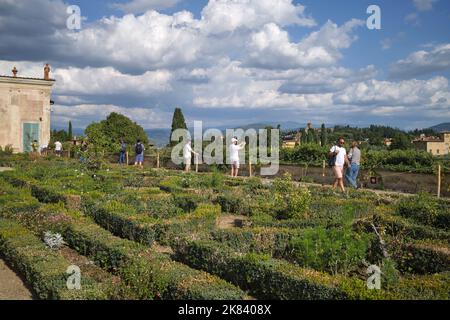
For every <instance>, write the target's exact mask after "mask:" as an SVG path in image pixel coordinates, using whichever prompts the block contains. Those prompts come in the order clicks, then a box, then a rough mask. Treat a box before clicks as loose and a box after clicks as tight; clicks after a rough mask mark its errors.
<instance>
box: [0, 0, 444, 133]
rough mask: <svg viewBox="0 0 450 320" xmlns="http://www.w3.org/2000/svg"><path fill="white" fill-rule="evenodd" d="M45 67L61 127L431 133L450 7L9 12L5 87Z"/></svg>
mask: <svg viewBox="0 0 450 320" xmlns="http://www.w3.org/2000/svg"><path fill="white" fill-rule="evenodd" d="M372 4H375V5H378V6H379V8H380V11H381V29H372V30H371V29H369V28H368V27H367V24H366V20H367V19H368V18H369V16H370V14H368V13H367V8H368V7H369V6H370V5H372ZM71 5H77V6H78V7H79V8H80V14H81V28H80V29H73V28H68V24H67V22H68V20H69V22H71V21H74V20H73V19H72V18H73V17H71V16H70V13H72V12H69V13H68V12H67V10H68V9H67V8H68V7H69V6H71ZM69 26H70V24H69ZM72 26H73V24H72ZM45 63H49V64H50V66H51V77H52V78H54V79H56V83H55V85H54V88H53V93H52V100H54V102H55V104H54V105H53V106H52V109H53V110H52V126H53V127H57V128H61V127H66V126H67V123H68V122H69V121H72V123H73V126H74V127H75V128H84V127H86V126H87V125H88V124H90V123H91V122H93V121H100V120H102V119H104V118H106V116H107V115H108V114H109V113H110V112H119V113H122V114H124V115H126V116H128V117H130V118H131V119H132V120H134V121H136V122H137V123H139V124H140V125H141V126H143V127H144V128H145V129H154V128H166V127H170V124H171V118H172V113H173V110H174V108H175V107H181V108H182V110H183V113H184V115H185V118H186V120H187V122H188V125H189V126H190V125H192V124H193V121H196V120H201V121H203V122H204V126H205V127H220V128H223V127H226V126H229V127H235V126H237V125H245V124H249V123H257V122H258V123H260V122H271V123H274V122H287V121H295V122H298V123H300V124H306V123H308V122H312V123H313V124H315V125H316V126H320V124H321V123H325V124H327V125H335V124H348V125H351V126H359V127H364V126H368V125H370V124H381V125H389V126H393V127H399V128H402V129H414V128H426V127H429V126H432V125H435V124H439V123H442V122H449V121H450V87H449V78H450V1H448V0H395V1H392V0H378V1H376V0H370V1H366V0H342V1H338V0H299V1H297V0H294V1H293V0H209V1H207V0H192V1H188V0H110V1H107V0H78V1H77V0H71V1H63V0H0V74H1V75H11V69H12V68H13V67H14V66H16V67H17V69H18V70H19V74H18V75H19V76H27V77H42V76H43V66H44V64H45Z"/></svg>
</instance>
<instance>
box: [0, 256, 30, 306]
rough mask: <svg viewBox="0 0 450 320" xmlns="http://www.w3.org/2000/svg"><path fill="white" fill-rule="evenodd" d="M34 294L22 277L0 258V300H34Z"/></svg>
mask: <svg viewBox="0 0 450 320" xmlns="http://www.w3.org/2000/svg"><path fill="white" fill-rule="evenodd" d="M32 299H33V295H32V293H31V292H30V290H28V288H27V287H25V284H24V283H23V281H22V279H20V277H18V276H17V274H16V273H15V272H14V271H12V270H11V269H10V268H9V266H8V265H6V263H5V261H4V260H2V259H0V300H32Z"/></svg>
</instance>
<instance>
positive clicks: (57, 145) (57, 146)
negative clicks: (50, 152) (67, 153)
mask: <svg viewBox="0 0 450 320" xmlns="http://www.w3.org/2000/svg"><path fill="white" fill-rule="evenodd" d="M55 153H56V155H57V156H58V157H61V153H62V143H61V142H59V140H58V141H56V142H55Z"/></svg>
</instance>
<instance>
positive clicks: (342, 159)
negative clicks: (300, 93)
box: [119, 137, 361, 192]
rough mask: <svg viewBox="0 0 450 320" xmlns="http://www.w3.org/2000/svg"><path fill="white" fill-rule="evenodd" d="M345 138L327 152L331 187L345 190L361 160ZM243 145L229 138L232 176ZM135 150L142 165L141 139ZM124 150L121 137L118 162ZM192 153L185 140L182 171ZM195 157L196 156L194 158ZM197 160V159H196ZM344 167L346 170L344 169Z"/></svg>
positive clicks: (354, 144) (355, 147)
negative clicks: (332, 174) (331, 178)
mask: <svg viewBox="0 0 450 320" xmlns="http://www.w3.org/2000/svg"><path fill="white" fill-rule="evenodd" d="M344 144H345V140H344V138H339V139H338V141H337V143H336V144H335V145H333V146H332V147H331V149H330V152H329V155H328V156H329V165H330V166H331V167H332V168H333V173H334V177H335V179H334V183H333V189H336V188H337V187H338V186H339V187H340V189H341V190H342V192H345V185H344V177H345V179H346V181H347V182H348V183H349V184H350V185H351V186H352V187H353V188H355V189H357V188H358V185H357V178H358V174H359V167H360V161H361V150H360V149H359V148H358V142H357V141H353V142H352V144H351V147H350V150H349V152H348V153H347V150H346V149H345V146H344ZM244 147H245V142H244V141H243V142H241V143H239V144H238V139H237V137H233V138H232V139H231V145H230V146H229V151H230V163H231V173H230V175H231V176H232V177H237V176H238V171H239V151H240V150H242V149H243V148H244ZM134 150H135V161H134V165H135V166H139V167H141V168H142V167H143V163H144V151H145V147H144V144H143V143H142V142H141V140H139V139H138V140H137V141H136V144H135V145H134ZM126 152H127V145H126V143H125V141H124V140H123V139H121V140H120V155H119V163H120V164H125V163H126ZM192 154H194V155H195V156H196V157H198V155H199V154H198V152H195V151H194V149H192V145H191V140H187V142H186V144H185V145H184V147H183V160H184V165H185V166H184V171H185V172H189V171H190V169H191V163H192ZM196 159H197V158H196ZM197 161H198V160H197ZM344 168H346V170H345V169H344Z"/></svg>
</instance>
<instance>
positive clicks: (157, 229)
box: [83, 197, 220, 245]
mask: <svg viewBox="0 0 450 320" xmlns="http://www.w3.org/2000/svg"><path fill="white" fill-rule="evenodd" d="M83 204H84V205H83V207H84V212H85V214H87V215H88V216H91V217H92V218H93V219H94V220H95V222H96V223H98V224H99V225H100V226H102V227H103V228H105V229H106V230H108V231H110V232H112V233H113V234H115V235H117V236H120V237H122V238H126V239H129V240H132V241H136V242H139V243H142V244H146V245H151V244H153V242H154V241H158V242H159V243H160V244H163V245H166V244H169V243H170V241H171V239H173V238H175V237H178V236H179V235H181V234H186V233H193V232H198V230H201V229H205V228H206V229H212V228H213V227H214V225H215V223H216V218H217V217H218V216H219V215H220V209H219V208H218V207H217V206H213V205H207V204H201V205H199V206H198V207H197V208H196V209H195V211H194V212H192V213H188V214H184V215H180V216H177V217H175V218H172V219H165V220H156V219H154V218H151V217H149V216H146V215H143V214H126V213H122V212H112V211H110V210H107V209H105V208H104V207H101V206H97V205H95V204H94V202H93V201H92V199H89V198H87V197H85V198H84V199H83Z"/></svg>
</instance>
